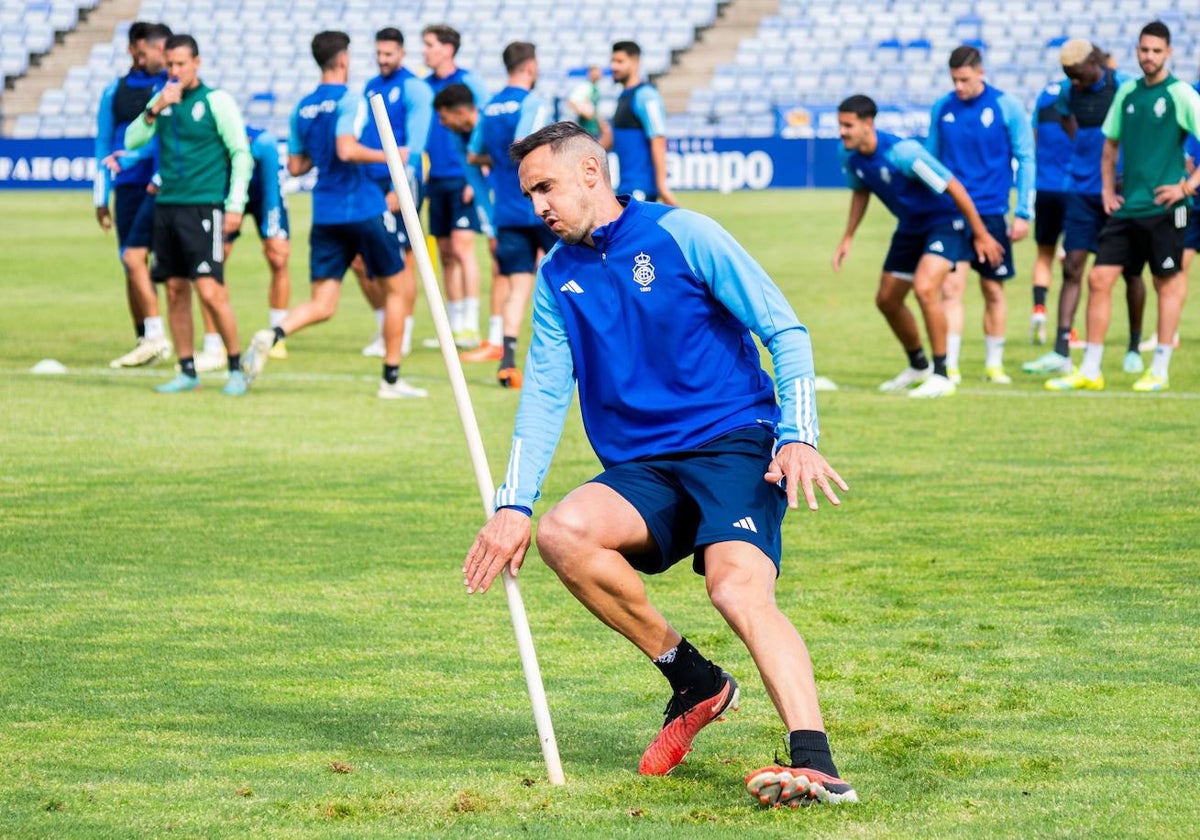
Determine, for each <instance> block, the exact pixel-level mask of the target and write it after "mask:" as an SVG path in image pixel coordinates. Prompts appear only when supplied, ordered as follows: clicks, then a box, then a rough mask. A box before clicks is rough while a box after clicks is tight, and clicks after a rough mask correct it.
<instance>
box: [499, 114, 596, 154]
mask: <svg viewBox="0 0 1200 840" xmlns="http://www.w3.org/2000/svg"><path fill="white" fill-rule="evenodd" d="M580 137H583V138H586V139H587V140H589V141H591V142H592V143H595V142H596V138H594V137H592V135H590V134H588V133H587V132H586V131H584V129H583V128H581V127H580V125H579V123H577V122H574V121H572V120H563V121H562V122H556V123H550V125H547V126H545V127H543V128H539V129H538V130H537V131H535V132H533V133H532V134H526V135H525V136H524V137H522V138H521V139H520V140H518V141H517V142H515V143H513V144H512V145H511V146H509V147H508V156H509V157H510V158H511V159H512V162H513V163H520V162H521V161H523V160H524V159H525V158H526V157H527V156H528V155H529V154H530V153H531V152H532V151H533V150H534V149H540V148H541V147H542V146H549V147H550V151H552V152H557V151H558V150H559V149H561V148H562V147H563V146H565V145H566V144H567V143H570V142H571V141H573V140H576V139H578V138H580ZM598 148H599V147H598ZM601 152H603V150H601Z"/></svg>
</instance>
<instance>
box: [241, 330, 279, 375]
mask: <svg viewBox="0 0 1200 840" xmlns="http://www.w3.org/2000/svg"><path fill="white" fill-rule="evenodd" d="M274 343H275V331H274V330H259V331H258V332H256V333H255V334H254V338H252V339H250V346H249V347H247V348H246V352H245V353H244V354H242V373H243V374H245V376H246V385H247V386H250V385H253V384H254V380H255V379H258V375H259V374H260V373H262V369H263V368H264V367H265V366H266V364H267V354H268V353H270V352H271V345H272V344H274Z"/></svg>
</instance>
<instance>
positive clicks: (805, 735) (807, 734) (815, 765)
mask: <svg viewBox="0 0 1200 840" xmlns="http://www.w3.org/2000/svg"><path fill="white" fill-rule="evenodd" d="M788 749H789V750H791V753H792V766H793V767H811V768H812V769H814V770H820V771H821V772H822V773H828V774H829V775H830V776H834V777H836V778H839V779H840V778H841V776H838V770H837V766H836V765H835V764H834V763H833V756H832V755H830V753H829V736H827V735H826V734H825V733H824V732H821V731H819V730H816V729H797V730H796V731H795V732H789V733H788Z"/></svg>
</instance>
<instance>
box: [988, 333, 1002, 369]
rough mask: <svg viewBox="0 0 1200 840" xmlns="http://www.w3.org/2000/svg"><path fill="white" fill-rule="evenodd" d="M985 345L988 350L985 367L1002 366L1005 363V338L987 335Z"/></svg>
mask: <svg viewBox="0 0 1200 840" xmlns="http://www.w3.org/2000/svg"><path fill="white" fill-rule="evenodd" d="M983 346H984V349H985V351H986V355H985V357H984V362H983V364H984V367H1001V366H1002V365H1003V364H1004V338H1003V336H1001V337H1000V338H996V337H994V336H990V335H985V336H984V337H983Z"/></svg>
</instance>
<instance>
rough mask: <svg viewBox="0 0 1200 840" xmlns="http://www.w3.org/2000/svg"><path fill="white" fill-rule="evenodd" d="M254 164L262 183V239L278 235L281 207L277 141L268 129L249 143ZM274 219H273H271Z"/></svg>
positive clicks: (281, 196) (281, 195)
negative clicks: (277, 226) (277, 228)
mask: <svg viewBox="0 0 1200 840" xmlns="http://www.w3.org/2000/svg"><path fill="white" fill-rule="evenodd" d="M250 154H251V156H253V158H254V165H255V166H256V167H258V179H259V183H261V184H262V203H263V206H262V210H263V213H262V219H261V220H260V221H261V224H262V230H261V231H260V232H261V233H262V235H263V238H264V239H270V238H271V237H273V236H278V235H279V231H278V230H276V229H275V228H274V226H275V225H278V221H277V220H278V219H279V216H280V214H279V212H278V211H280V210H281V209H282V208H283V191H282V190H280V188H279V141H278V140H276V139H275V137H274V135H272V134H271V132H269V131H264V132H262V133H261V134H259V135H258V136H257V137H255V138H254V142H253V143H252V144H251V145H250ZM273 220H275V221H273Z"/></svg>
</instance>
